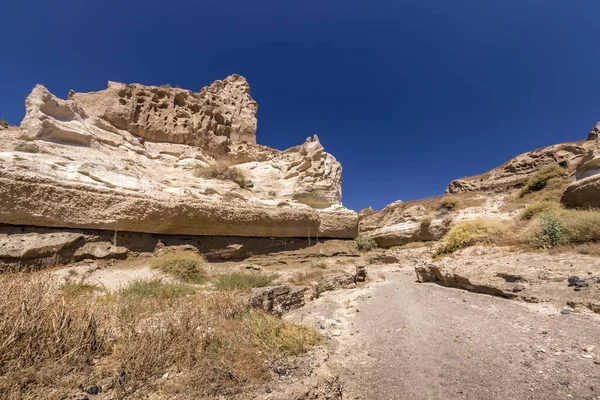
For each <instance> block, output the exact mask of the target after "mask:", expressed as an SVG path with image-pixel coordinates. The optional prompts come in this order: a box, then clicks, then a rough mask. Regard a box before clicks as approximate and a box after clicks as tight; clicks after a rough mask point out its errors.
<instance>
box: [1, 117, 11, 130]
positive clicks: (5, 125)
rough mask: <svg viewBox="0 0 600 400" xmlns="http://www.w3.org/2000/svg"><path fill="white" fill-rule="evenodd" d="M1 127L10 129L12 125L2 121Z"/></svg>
mask: <svg viewBox="0 0 600 400" xmlns="http://www.w3.org/2000/svg"><path fill="white" fill-rule="evenodd" d="M0 126H1V127H3V128H8V127H9V126H10V124H9V123H8V122H7V121H5V120H3V119H0Z"/></svg>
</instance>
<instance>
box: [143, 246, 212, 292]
mask: <svg viewBox="0 0 600 400" xmlns="http://www.w3.org/2000/svg"><path fill="white" fill-rule="evenodd" d="M204 263H205V261H204V258H203V257H202V256H201V255H199V254H196V253H193V252H190V251H179V252H169V253H166V254H163V255H160V256H159V257H156V258H154V259H153V260H152V261H151V263H150V264H151V266H152V268H156V269H159V270H161V271H162V272H164V273H166V274H169V275H171V276H173V277H174V278H176V279H179V280H180V281H182V282H186V283H197V284H202V283H205V282H206V280H207V277H206V273H205V272H204V269H203V265H204Z"/></svg>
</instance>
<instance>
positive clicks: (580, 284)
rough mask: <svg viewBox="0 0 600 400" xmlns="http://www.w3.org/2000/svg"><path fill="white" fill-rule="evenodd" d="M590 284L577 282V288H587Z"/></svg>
mask: <svg viewBox="0 0 600 400" xmlns="http://www.w3.org/2000/svg"><path fill="white" fill-rule="evenodd" d="M587 285H588V283H587V282H586V281H577V282H575V286H577V287H586V286H587Z"/></svg>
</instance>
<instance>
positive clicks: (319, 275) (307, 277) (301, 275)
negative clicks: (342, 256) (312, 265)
mask: <svg viewBox="0 0 600 400" xmlns="http://www.w3.org/2000/svg"><path fill="white" fill-rule="evenodd" d="M326 274H327V272H326V271H324V270H322V269H309V270H306V271H301V272H296V273H295V274H293V275H292V277H291V278H290V283H293V284H296V285H310V284H312V283H313V282H319V281H321V280H322V279H323V278H324V277H325V275H326Z"/></svg>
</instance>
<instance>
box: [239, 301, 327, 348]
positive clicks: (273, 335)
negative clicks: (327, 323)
mask: <svg viewBox="0 0 600 400" xmlns="http://www.w3.org/2000/svg"><path fill="white" fill-rule="evenodd" d="M242 321H243V323H244V325H246V326H247V327H248V328H249V329H250V331H251V332H252V335H253V336H254V338H255V341H257V344H259V345H260V346H261V347H264V348H267V349H276V350H279V351H281V352H283V353H284V354H290V355H299V354H303V353H306V352H307V351H308V350H309V349H310V348H311V347H312V346H315V345H317V344H319V343H320V342H321V340H322V336H321V335H320V334H319V332H317V331H316V330H314V329H312V328H309V327H307V326H304V325H298V324H290V323H285V322H284V321H282V320H281V319H279V318H276V317H273V316H271V315H266V314H264V313H261V312H256V311H250V312H249V313H247V314H245V315H244V316H243V317H242Z"/></svg>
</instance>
